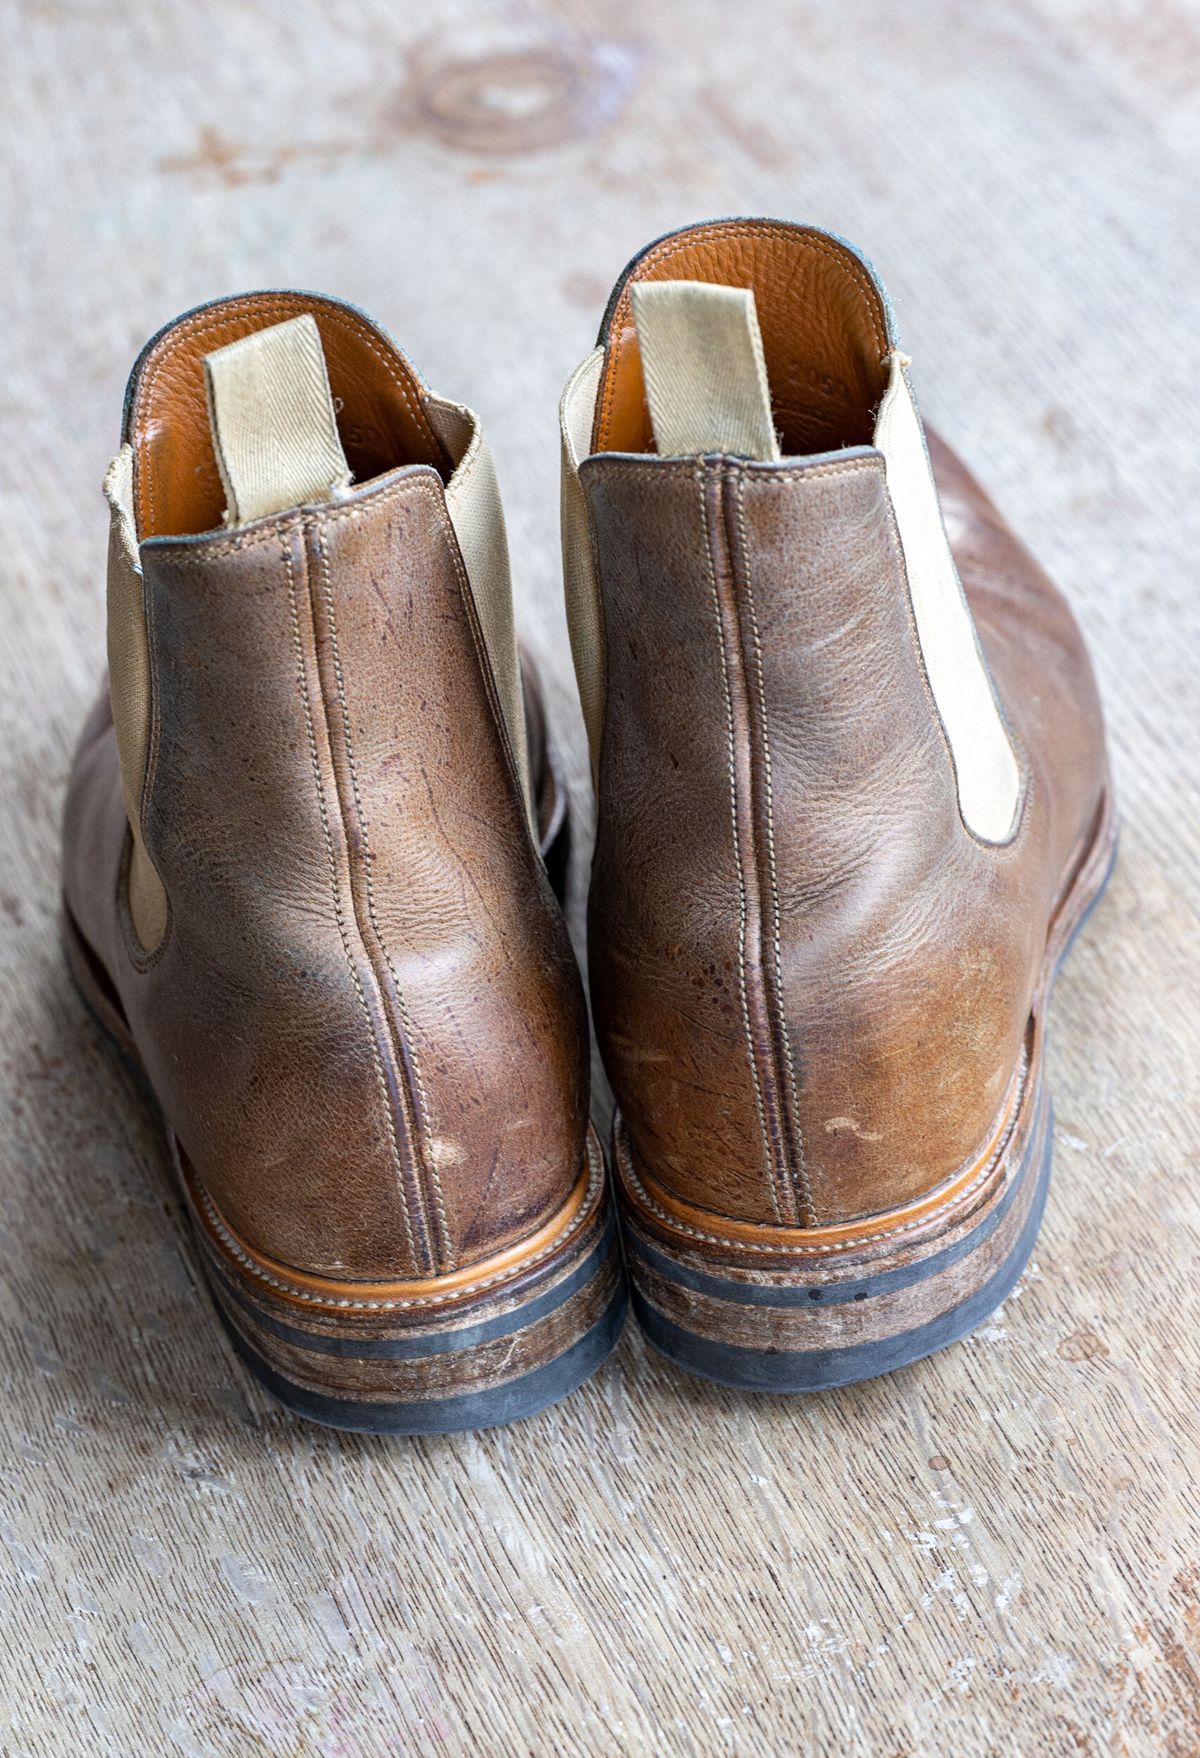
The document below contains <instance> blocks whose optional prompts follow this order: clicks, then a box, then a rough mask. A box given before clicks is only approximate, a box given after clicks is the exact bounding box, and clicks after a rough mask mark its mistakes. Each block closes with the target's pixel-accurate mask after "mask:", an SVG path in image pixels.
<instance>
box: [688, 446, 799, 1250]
mask: <svg viewBox="0 0 1200 1758" xmlns="http://www.w3.org/2000/svg"><path fill="white" fill-rule="evenodd" d="M692 475H693V476H694V477H695V480H696V483H697V486H698V488H699V491H700V518H701V521H702V523H703V526H704V555H705V565H706V567H707V569H708V587H709V593H710V596H711V598H712V607H713V617H714V619H715V622H716V630H717V645H718V648H719V650H720V655H721V688H722V691H723V694H724V701H725V735H726V745H727V752H728V756H727V766H728V773H729V822H730V828H731V830H732V833H733V864H734V867H735V868H736V870H737V883H738V985H739V990H740V993H741V1002H742V1029H743V1030H744V1032H745V1034H746V1055H747V1058H748V1060H749V1063H750V1077H751V1080H752V1081H753V1084H754V1108H755V1111H756V1112H757V1114H758V1127H759V1133H760V1136H761V1138H762V1149H763V1161H764V1165H765V1167H766V1172H767V1187H768V1189H769V1191H770V1193H771V1207H772V1208H773V1209H774V1211H775V1219H776V1220H777V1221H782V1219H783V1217H782V1215H781V1214H780V1211H779V1193H778V1191H777V1190H776V1188H775V1168H774V1158H773V1156H772V1153H771V1142H770V1136H769V1135H768V1132H767V1119H766V1112H765V1108H764V1105H763V1095H762V1088H761V1085H760V1083H759V1075H758V1057H757V1055H756V1054H755V1049H754V1034H753V1032H752V1031H751V1029H750V1002H749V998H748V995H747V992H746V884H745V880H744V878H743V876H742V856H741V837H740V835H739V833H738V822H737V762H736V756H735V751H734V735H733V697H732V693H731V691H730V687H729V674H728V666H727V660H726V652H725V632H724V629H723V628H722V625H721V604H720V599H719V598H718V596H717V575H716V568H715V566H714V563H713V553H712V530H711V527H710V525H709V518H708V496H707V493H706V489H705V478H704V472H703V470H694V471H693V472H692Z"/></svg>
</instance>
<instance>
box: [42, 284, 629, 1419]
mask: <svg viewBox="0 0 1200 1758" xmlns="http://www.w3.org/2000/svg"><path fill="white" fill-rule="evenodd" d="M105 488H106V493H107V496H108V500H109V504H110V508H111V536H110V545H109V574H108V654H109V672H110V680H111V690H110V689H108V688H106V689H105V691H104V693H103V696H102V699H101V701H100V702H99V703H98V705H97V707H96V709H95V712H94V713H93V714H92V716H91V718H90V720H89V722H88V724H87V727H86V729H85V731H84V735H83V739H82V742H81V744H80V747H79V751H78V754H77V756H76V759H75V765H74V770H73V774H72V777H71V781H70V787H69V793H68V798H67V804H66V822H65V848H64V858H63V866H64V880H65V892H66V911H65V923H66V943H67V948H68V953H69V957H70V960H71V965H72V968H73V970H74V973H75V975H76V977H77V978H78V980H79V983H80V984H81V986H82V988H83V991H84V994H85V996H86V998H87V1000H88V1001H89V1002H90V1004H91V1006H92V1008H93V1010H94V1011H95V1013H96V1014H97V1015H98V1016H99V1018H100V1020H101V1021H102V1023H103V1024H104V1025H106V1026H107V1027H108V1029H109V1031H110V1032H111V1033H112V1034H113V1036H114V1037H115V1038H116V1039H117V1040H118V1042H119V1043H120V1045H121V1046H122V1047H123V1048H124V1049H125V1050H126V1052H127V1053H128V1054H129V1056H130V1057H131V1058H132V1059H133V1060H134V1062H135V1063H136V1065H137V1066H138V1068H139V1069H140V1070H141V1071H142V1072H143V1073H144V1075H145V1077H146V1080H147V1081H148V1083H149V1085H150V1087H151V1088H152V1089H153V1092H154V1095H155V1097H156V1099H157V1101H158V1103H159V1105H160V1106H161V1108H162V1112H163V1116H164V1119H165V1122H166V1128H167V1136H168V1140H169V1143H170V1149H171V1154H172V1158H173V1160H174V1164H175V1168H176V1171H177V1173H178V1176H179V1182H180V1185H181V1188H182V1190H183V1194H184V1197H185V1200H186V1205H187V1208H188V1211H189V1213H190V1216H191V1219H192V1222H193V1224H194V1229H195V1233H196V1237H197V1240H198V1244H199V1252H200V1257H201V1259H202V1261H203V1264H204V1268H205V1270H206V1272H207V1275H208V1278H209V1281H210V1282H211V1285H212V1289H213V1293H214V1295H215V1298H216V1302H217V1308H218V1311H219V1313H220V1315H221V1317H222V1319H223V1320H224V1322H225V1324H226V1326H227V1328H228V1330H229V1334H230V1336H231V1338H232V1340H233V1343H234V1345H235V1347H236V1348H237V1350H238V1353H239V1354H240V1355H241V1356H242V1358H243V1360H244V1361H245V1362H246V1363H247V1364H248V1365H249V1367H250V1368H251V1369H252V1370H253V1371H254V1373H256V1374H257V1376H258V1378H259V1379H260V1380H261V1381H262V1382H263V1383H264V1384H265V1385H266V1386H267V1387H268V1388H269V1389H270V1391H272V1392H273V1393H274V1394H275V1395H276V1396H277V1397H278V1398H279V1399H281V1400H282V1402H283V1403H285V1404H286V1405H288V1406H289V1407H290V1408H291V1409H293V1410H295V1411H298V1412H300V1413H301V1414H303V1415H305V1416H309V1417H313V1418H315V1419H316V1420H318V1421H321V1422H325V1423H330V1424H333V1425H335V1426H338V1427H342V1428H354V1429H367V1430H372V1431H394V1432H401V1433H415V1432H442V1431H448V1430H453V1429H459V1428H473V1427H482V1426H486V1425H488V1424H492V1423H498V1422H505V1421H508V1420H510V1419H512V1418H515V1417H519V1416H523V1415H526V1414H528V1413H530V1412H531V1411H534V1410H537V1409H539V1408H540V1407H541V1406H543V1405H545V1404H547V1403H549V1402H551V1401H552V1400H554V1399H556V1398H558V1397H561V1396H562V1395H563V1394H564V1393H565V1392H567V1391H569V1390H571V1388H572V1387H574V1386H576V1385H578V1384H579V1383H580V1382H581V1381H582V1380H583V1379H585V1378H586V1377H587V1375H588V1374H589V1373H591V1371H592V1370H593V1368H595V1367H596V1366H597V1364H598V1363H599V1362H600V1361H601V1360H602V1359H603V1358H604V1356H605V1355H607V1353H608V1352H609V1350H610V1348H611V1347H612V1345H613V1343H614V1342H615V1340H616V1337H617V1333H618V1330H619V1328H620V1322H621V1317H622V1313H623V1308H624V1289H623V1281H622V1274H621V1270H620V1265H619V1254H618V1250H617V1245H616V1241H615V1236H614V1223H613V1220H612V1217H611V1214H610V1208H611V1205H610V1203H609V1201H608V1199H607V1197H606V1194H605V1181H604V1172H603V1165H602V1157H601V1154H600V1151H599V1147H598V1144H597V1142H596V1140H595V1138H594V1135H593V1134H592V1132H591V1131H590V1130H589V1127H588V1121H587V1027H586V1021H585V1014H584V1006H583V996H582V993H581V987H580V981H579V976H578V972H577V970H576V967H575V963H574V960H573V958H572V954H571V947H570V943H569V940H568V937H567V932H566V928H565V925H564V922H563V918H562V914H561V911H560V909H559V906H558V903H557V902H556V900H555V897H554V895H553V892H552V889H551V885H550V882H549V879H548V877H547V870H546V864H545V861H546V859H547V858H549V859H550V861H551V864H552V865H553V864H554V863H556V862H557V863H558V864H559V865H560V866H561V859H562V844H563V838H564V811H565V799H564V796H563V794H562V790H561V785H560V783H559V782H558V780H557V778H556V772H555V766H554V762H553V760H552V756H551V753H550V750H549V746H548V743H547V740H546V736H545V728H544V722H543V720H542V716H541V711H540V707H539V705H538V702H537V697H536V691H535V690H534V688H533V685H532V681H531V676H530V674H529V673H528V672H526V676H525V683H524V689H523V687H522V672H521V667H520V663H519V660H518V652H517V646H516V641H515V637H514V633H513V619H512V601H511V593H510V587H509V577H508V555H507V547H506V542H505V536H504V525H503V518H502V514H501V510H500V503H499V499H498V495H497V492H496V482H495V476H494V473H493V470H492V466H491V462H490V459H489V456H488V453H487V450H486V447H485V445H484V442H483V439H482V436H481V434H480V431H479V427H478V424H477V422H476V420H475V417H474V416H473V415H472V414H471V413H470V411H469V410H467V409H464V408H462V407H460V406H459V405H456V404H453V403H447V402H444V401H442V400H441V399H439V398H436V397H433V396H431V395H430V394H429V393H428V392H427V391H426V390H425V388H424V386H423V385H422V384H421V383H420V381H419V380H418V378H417V377H416V375H415V374H414V373H413V371H412V369H411V367H410V366H409V365H408V363H407V361H406V360H405V359H404V358H403V356H402V355H401V354H399V353H398V352H397V350H396V349H395V348H394V347H393V346H392V344H391V343H390V341H389V340H388V339H387V337H386V336H384V335H383V334H382V333H381V332H380V331H379V330H378V329H376V328H375V326H374V325H373V324H371V323H369V322H368V321H367V320H366V319H365V318H364V317H362V316H361V314H360V313H358V312H356V311H354V310H353V309H352V308H350V307H348V306H345V305H342V304H339V303H337V302H336V301H333V300H329V299H322V298H316V297H313V296H311V295H308V294H299V293H255V294H249V295H247V296H245V297H242V298H236V299H228V300H222V301H219V302H218V303H216V304H214V305H208V306H205V307H203V308H201V309H200V310H198V311H194V312H192V313H190V314H188V315H187V316H185V317H182V318H180V319H179V320H178V322H176V323H174V324H171V325H170V326H169V327H168V328H167V329H165V330H163V331H162V332H161V333H160V334H159V335H158V336H156V337H155V338H154V339H153V341H151V342H150V344H149V345H148V347H147V348H146V349H145V351H144V352H143V354H142V356H141V358H140V359H139V360H138V362H137V365H136V366H135V368H134V371H133V376H132V378H131V380H130V386H129V393H128V398H127V402H126V409H125V423H124V434H123V444H122V446H121V450H120V452H119V453H118V455H117V457H116V459H115V461H114V463H113V465H112V468H111V469H110V471H109V474H108V478H107V481H106V484H105Z"/></svg>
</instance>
